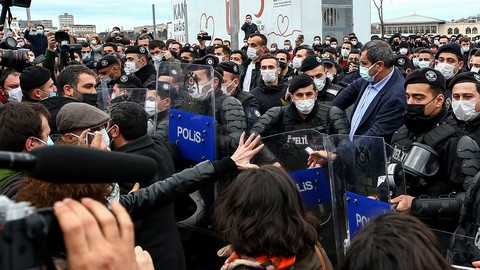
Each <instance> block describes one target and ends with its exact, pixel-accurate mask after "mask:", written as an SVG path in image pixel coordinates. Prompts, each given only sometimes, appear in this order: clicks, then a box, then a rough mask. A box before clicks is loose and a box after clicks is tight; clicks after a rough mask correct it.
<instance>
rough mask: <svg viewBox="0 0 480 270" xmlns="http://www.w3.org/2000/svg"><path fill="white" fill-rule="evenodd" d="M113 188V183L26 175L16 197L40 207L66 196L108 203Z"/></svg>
mask: <svg viewBox="0 0 480 270" xmlns="http://www.w3.org/2000/svg"><path fill="white" fill-rule="evenodd" d="M113 188H114V187H113V185H112V184H64V183H61V184H58V183H49V182H44V181H40V180H37V179H34V178H30V177H25V179H24V181H23V183H22V186H21V187H20V190H19V191H18V194H17V197H16V198H15V199H16V200H17V201H28V202H30V203H31V204H32V206H35V207H38V208H42V207H51V206H53V204H54V203H55V202H57V201H61V200H63V199H65V198H72V199H74V200H80V199H82V198H85V197H88V198H92V199H94V200H97V201H99V202H101V203H103V204H105V205H106V204H107V198H108V197H109V196H110V194H111V193H112V191H113Z"/></svg>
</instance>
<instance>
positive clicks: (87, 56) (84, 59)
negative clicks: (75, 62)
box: [82, 53, 90, 62]
mask: <svg viewBox="0 0 480 270" xmlns="http://www.w3.org/2000/svg"><path fill="white" fill-rule="evenodd" d="M82 60H83V61H84V62H88V61H90V54H89V53H82Z"/></svg>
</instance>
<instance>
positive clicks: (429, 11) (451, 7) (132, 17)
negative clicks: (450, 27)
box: [12, 0, 480, 32]
mask: <svg viewBox="0 0 480 270" xmlns="http://www.w3.org/2000/svg"><path fill="white" fill-rule="evenodd" d="M193 1H208V0H193ZM243 1H253V0H243ZM266 1H271V0H266ZM308 1H318V0H304V1H303V2H304V3H305V2H306V3H308ZM361 1H373V0H361ZM376 1H377V2H378V1H379V0H376ZM132 3H133V4H132ZM432 3H434V4H432ZM152 4H155V5H156V16H155V17H156V22H157V23H164V22H168V21H171V19H172V14H171V13H172V8H171V0H137V1H135V0H134V1H132V0H116V1H109V0H103V1H102V0H81V1H75V2H73V1H69V0H32V5H31V7H30V13H31V17H32V20H40V19H51V20H53V25H54V26H58V15H60V14H63V13H65V12H66V13H69V14H72V15H74V16H75V23H76V24H96V25H97V32H102V31H105V30H107V29H108V30H110V29H111V28H112V27H113V26H120V27H123V28H124V29H133V27H134V26H141V25H147V24H152ZM383 5H384V19H385V20H389V19H394V18H398V17H403V16H408V15H412V14H418V15H424V16H428V17H434V18H437V19H443V20H447V21H449V20H451V19H459V18H461V17H468V16H469V15H475V13H480V9H478V7H479V4H478V0H455V1H451V0H435V1H431V0H429V1H422V0H384V3H383ZM474 7H477V9H476V8H474ZM371 11H372V12H371V22H378V21H379V19H378V13H377V9H376V8H375V6H374V5H373V2H372V7H371ZM452 11H454V12H452ZM12 14H13V17H17V18H18V19H24V20H25V19H26V18H27V16H26V10H25V9H23V8H12Z"/></svg>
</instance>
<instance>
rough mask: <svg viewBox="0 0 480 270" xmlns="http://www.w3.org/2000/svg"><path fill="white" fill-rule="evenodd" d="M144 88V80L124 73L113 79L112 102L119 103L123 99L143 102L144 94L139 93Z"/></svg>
mask: <svg viewBox="0 0 480 270" xmlns="http://www.w3.org/2000/svg"><path fill="white" fill-rule="evenodd" d="M140 88H142V82H141V81H140V79H139V78H137V77H136V76H134V75H122V76H120V78H118V79H116V80H114V81H113V91H112V95H111V96H110V99H111V100H110V103H111V104H114V103H119V102H122V101H133V102H136V103H142V102H139V101H143V100H142V99H143V95H141V94H139V93H137V92H138V89H140ZM132 89H136V90H132Z"/></svg>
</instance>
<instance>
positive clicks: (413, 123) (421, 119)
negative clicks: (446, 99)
mask: <svg viewBox="0 0 480 270" xmlns="http://www.w3.org/2000/svg"><path fill="white" fill-rule="evenodd" d="M436 98H437V97H435V98H433V99H432V100H431V101H429V102H428V103H427V104H407V109H406V111H405V114H404V115H403V120H404V121H405V126H406V127H407V129H408V130H410V131H411V132H413V133H420V132H421V131H422V130H428V129H429V128H430V127H431V126H432V125H435V124H436V123H437V117H436V116H430V115H428V116H427V115H425V106H426V105H428V104H430V103H431V102H432V101H434V100H435V99H436ZM433 112H434V111H433ZM433 112H432V113H433ZM439 115H440V114H439Z"/></svg>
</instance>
